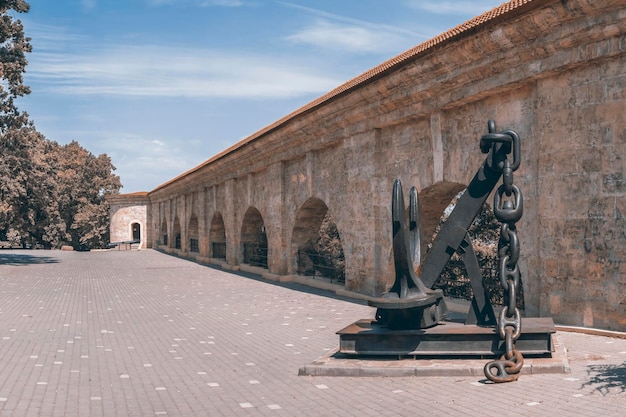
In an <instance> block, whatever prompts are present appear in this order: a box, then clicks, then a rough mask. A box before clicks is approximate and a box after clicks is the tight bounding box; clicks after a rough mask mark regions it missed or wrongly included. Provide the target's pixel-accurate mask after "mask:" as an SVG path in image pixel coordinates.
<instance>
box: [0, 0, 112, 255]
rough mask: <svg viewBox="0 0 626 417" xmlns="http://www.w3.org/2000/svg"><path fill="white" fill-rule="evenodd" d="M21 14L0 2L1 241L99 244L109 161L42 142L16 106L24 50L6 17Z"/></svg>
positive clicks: (23, 90)
mask: <svg viewBox="0 0 626 417" xmlns="http://www.w3.org/2000/svg"><path fill="white" fill-rule="evenodd" d="M28 10H29V5H28V3H26V2H25V1H23V0H0V178H2V180H1V181H0V241H5V242H9V244H10V245H11V246H42V247H46V248H53V247H59V246H61V245H71V246H73V247H74V248H77V249H79V248H97V247H103V246H104V245H106V243H108V224H109V214H108V207H107V204H106V201H105V196H106V195H107V194H111V193H118V192H119V189H120V188H121V184H120V180H119V177H117V176H116V175H114V174H113V171H114V170H115V167H114V166H113V165H112V163H111V159H110V158H109V157H108V156H107V155H105V154H102V155H99V156H94V155H93V154H91V153H90V152H89V151H87V150H86V149H84V148H83V147H81V146H80V145H79V144H78V143H77V142H75V141H72V142H71V143H69V144H67V145H59V144H58V143H57V142H54V141H51V140H48V139H47V138H46V137H44V136H43V135H42V134H41V133H39V132H38V131H37V130H36V129H35V127H34V124H33V123H32V122H31V121H30V120H29V119H28V114H27V113H25V112H21V111H20V110H19V109H18V108H17V105H16V103H15V100H16V99H17V98H18V97H20V96H23V95H25V94H28V93H29V92H30V89H29V88H28V86H26V85H24V79H23V73H24V71H25V68H26V65H27V64H28V61H27V59H26V53H28V52H30V51H31V45H30V39H29V38H27V37H25V35H24V30H23V26H22V24H21V22H20V21H19V20H15V19H14V17H13V14H14V13H16V12H17V13H23V12H27V11H28Z"/></svg>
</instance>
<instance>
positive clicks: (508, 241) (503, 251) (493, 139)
mask: <svg viewBox="0 0 626 417" xmlns="http://www.w3.org/2000/svg"><path fill="white" fill-rule="evenodd" d="M480 144H481V146H480V147H481V150H482V151H483V152H485V153H486V152H489V150H491V151H492V154H491V155H492V158H494V159H493V160H492V169H496V170H498V171H500V172H502V185H500V187H498V190H497V191H496V193H495V195H494V202H493V212H494V215H495V216H496V218H497V219H498V221H499V222H500V223H501V224H502V226H501V229H500V242H499V244H498V248H499V249H498V257H499V266H500V284H501V285H502V288H503V289H504V306H503V308H502V311H501V312H500V317H499V320H498V334H499V335H500V339H502V340H504V343H505V352H504V354H503V355H502V356H501V357H500V359H496V360H493V361H490V362H488V363H487V364H486V365H485V376H486V377H487V378H488V379H489V380H490V381H493V382H496V383H499V382H511V381H516V380H517V378H518V377H519V374H520V371H521V369H522V366H523V365H524V357H523V356H522V353H521V352H520V351H518V350H516V349H515V341H516V340H517V339H518V338H519V337H520V334H521V333H522V318H521V316H520V312H519V309H518V308H517V304H516V301H517V293H518V290H519V284H520V276H521V274H520V269H519V265H518V263H517V262H518V260H519V254H520V246H519V239H518V237H517V228H516V226H515V224H516V223H517V222H518V221H519V220H520V219H521V217H522V214H523V211H524V207H523V199H522V192H521V191H520V189H519V188H518V187H517V186H516V185H514V184H513V172H514V171H516V170H517V168H519V164H520V142H519V136H518V135H517V133H516V132H514V131H512V130H506V131H504V132H502V133H495V123H494V122H493V121H492V120H490V121H489V133H488V134H486V135H483V136H482V138H481V141H480ZM501 147H504V148H503V149H502V148H501ZM498 150H501V152H497V151H498ZM502 151H503V152H502ZM496 152H497V155H502V154H504V155H505V156H504V157H500V158H497V157H496V156H495V155H496ZM511 152H512V153H513V155H512V156H513V161H512V162H511V160H510V159H509V158H507V157H506V154H509V153H511Z"/></svg>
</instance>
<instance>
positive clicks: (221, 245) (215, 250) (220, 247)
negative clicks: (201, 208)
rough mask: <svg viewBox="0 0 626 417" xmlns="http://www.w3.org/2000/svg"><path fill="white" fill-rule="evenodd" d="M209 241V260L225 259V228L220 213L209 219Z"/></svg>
mask: <svg viewBox="0 0 626 417" xmlns="http://www.w3.org/2000/svg"><path fill="white" fill-rule="evenodd" d="M209 241H210V242H211V258H215V259H226V227H225V226H224V218H223V217H222V213H220V212H216V213H215V214H214V215H213V219H211V228H210V230H209Z"/></svg>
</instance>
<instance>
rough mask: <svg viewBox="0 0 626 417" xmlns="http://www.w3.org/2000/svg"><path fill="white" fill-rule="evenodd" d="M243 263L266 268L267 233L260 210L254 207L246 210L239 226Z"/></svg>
mask: <svg viewBox="0 0 626 417" xmlns="http://www.w3.org/2000/svg"><path fill="white" fill-rule="evenodd" d="M241 244H242V251H243V263H244V264H248V265H251V266H260V267H261V268H267V266H268V262H267V252H268V251H267V234H266V233H265V224H264V223H263V217H262V216H261V212H260V211H259V210H257V209H256V208H254V207H250V208H249V209H248V210H247V211H246V215H245V216H244V218H243V224H242V226H241Z"/></svg>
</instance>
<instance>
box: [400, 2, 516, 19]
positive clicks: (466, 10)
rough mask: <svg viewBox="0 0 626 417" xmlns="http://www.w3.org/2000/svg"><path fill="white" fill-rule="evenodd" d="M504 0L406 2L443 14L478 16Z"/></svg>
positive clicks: (413, 7)
mask: <svg viewBox="0 0 626 417" xmlns="http://www.w3.org/2000/svg"><path fill="white" fill-rule="evenodd" d="M503 1H504V0H455V1H446V0H442V1H433V0H406V4H407V5H408V6H409V7H411V8H412V9H418V10H424V11H426V12H430V13H435V14H442V15H455V14H456V15H469V16H478V15H480V14H482V13H483V12H486V11H488V10H491V9H492V8H494V7H496V6H498V5H500V4H501V3H503Z"/></svg>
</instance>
